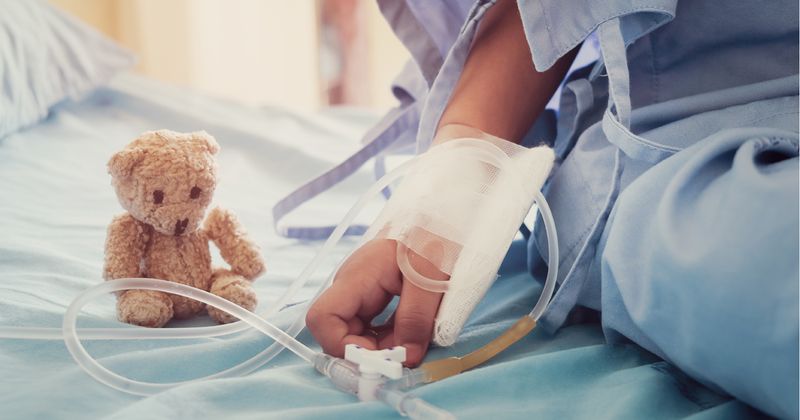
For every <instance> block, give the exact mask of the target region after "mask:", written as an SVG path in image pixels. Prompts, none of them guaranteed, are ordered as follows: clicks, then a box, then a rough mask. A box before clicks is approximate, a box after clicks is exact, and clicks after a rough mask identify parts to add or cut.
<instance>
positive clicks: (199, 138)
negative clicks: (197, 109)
mask: <svg viewBox="0 0 800 420" xmlns="http://www.w3.org/2000/svg"><path fill="white" fill-rule="evenodd" d="M192 142H193V143H194V144H196V145H198V146H200V147H202V148H203V150H205V151H206V152H208V153H211V154H212V155H215V154H217V152H219V144H217V141H216V140H214V137H212V136H211V134H208V133H206V132H205V131H195V132H194V133H192Z"/></svg>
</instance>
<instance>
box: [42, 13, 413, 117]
mask: <svg viewBox="0 0 800 420" xmlns="http://www.w3.org/2000/svg"><path fill="white" fill-rule="evenodd" d="M51 2H52V3H53V4H55V5H56V6H58V7H60V8H62V9H63V10H65V11H67V12H69V13H71V14H73V15H75V16H77V17H78V18H80V19H81V20H83V21H85V22H87V23H89V24H90V25H92V26H94V27H95V28H97V29H98V30H99V31H101V32H103V33H105V34H106V35H108V36H109V37H111V38H112V39H114V40H116V41H117V42H118V43H119V44H121V45H123V46H125V47H127V48H128V49H130V50H132V51H133V52H134V53H136V55H137V56H138V57H139V62H138V64H137V66H136V69H135V70H136V71H137V72H139V73H141V74H143V75H146V76H148V77H152V78H155V79H158V80H162V81H165V82H169V83H174V84H179V85H183V86H187V87H191V88H193V89H196V90H198V91H201V92H204V93H207V94H211V95H214V96H217V97H223V98H226V99H232V100H235V101H239V102H243V103H247V104H249V105H279V106H282V107H287V108H291V109H294V110H300V111H313V110H315V109H319V108H321V107H325V106H328V105H351V106H360V107H368V108H373V109H375V110H379V111H382V110H384V109H388V108H389V107H391V106H393V105H394V104H395V101H394V98H393V97H392V96H391V92H390V89H389V86H390V83H391V81H392V79H393V78H394V76H395V75H396V74H397V73H398V72H399V71H400V69H401V68H402V65H403V64H404V63H405V61H406V60H407V59H408V58H409V54H408V52H407V51H406V50H405V47H403V46H402V45H401V44H400V42H399V41H398V40H397V39H396V38H395V37H394V35H393V34H392V32H391V29H390V28H389V26H388V24H387V23H386V21H385V20H384V19H383V17H382V16H381V15H380V12H379V11H378V6H377V4H376V2H375V1H374V0H296V1H285V0H225V1H220V0H169V1H163V0H51Z"/></svg>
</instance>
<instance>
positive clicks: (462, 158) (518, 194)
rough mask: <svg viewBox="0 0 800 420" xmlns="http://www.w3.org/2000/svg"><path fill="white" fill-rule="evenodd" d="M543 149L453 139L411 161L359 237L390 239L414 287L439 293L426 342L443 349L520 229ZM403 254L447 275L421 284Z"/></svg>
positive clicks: (548, 153)
mask: <svg viewBox="0 0 800 420" xmlns="http://www.w3.org/2000/svg"><path fill="white" fill-rule="evenodd" d="M553 158H554V155H553V151H552V149H550V148H549V147H544V146H542V147H536V148H532V149H529V148H526V147H522V146H518V145H516V144H514V143H511V142H508V141H505V140H502V139H499V138H496V137H491V136H481V138H458V139H453V140H449V141H445V142H443V143H440V144H437V145H435V146H433V147H431V148H430V149H429V150H428V151H427V152H425V153H423V154H421V155H419V156H418V157H417V158H416V159H417V161H416V163H415V164H414V165H413V167H411V169H409V171H408V173H407V175H406V176H405V177H404V178H403V180H402V181H401V183H400V185H399V186H398V187H397V188H396V190H395V191H394V192H393V194H392V197H391V198H390V199H389V201H388V202H387V203H386V206H385V207H384V209H383V211H382V212H381V213H380V215H379V216H378V218H377V219H376V220H375V222H374V223H373V224H372V226H371V227H370V229H369V231H367V233H366V234H365V239H366V240H369V239H373V238H374V239H379V238H385V239H393V240H395V241H397V244H398V246H397V262H398V266H399V267H400V270H401V271H402V272H403V275H404V276H405V278H407V279H408V280H409V281H411V282H413V283H414V284H416V285H417V286H419V287H421V288H423V289H426V290H430V291H434V292H444V293H445V294H444V297H443V298H442V302H441V304H440V306H439V312H438V313H437V315H436V323H435V328H434V333H433V341H434V343H436V344H438V345H441V346H449V345H451V344H453V343H454V342H455V340H456V338H458V334H459V333H460V332H461V329H462V327H463V326H464V323H465V322H466V320H467V318H468V317H469V315H470V313H472V310H473V309H474V308H475V306H476V305H477V304H478V302H479V301H480V300H481V299H482V298H483V296H484V295H485V294H486V291H487V290H488V289H489V287H490V286H491V285H492V283H493V282H494V280H495V279H496V277H497V271H498V269H499V268H500V263H501V262H502V261H503V258H504V257H505V254H506V252H507V251H508V248H509V247H510V245H511V242H512V240H513V239H514V236H515V235H516V232H517V230H518V229H519V227H520V224H521V223H522V222H523V219H524V218H525V216H526V215H527V213H528V211H529V210H530V208H531V206H532V205H533V202H534V195H535V194H536V192H537V191H538V190H539V189H541V187H542V185H543V184H544V181H545V179H546V177H547V175H548V174H549V173H550V170H551V168H552V166H553ZM409 250H413V251H414V252H415V253H417V254H419V255H420V256H421V257H423V258H425V259H427V260H428V261H429V262H431V263H432V264H433V265H434V266H435V267H436V268H437V269H439V271H441V272H443V273H445V274H448V275H450V280H449V281H439V280H433V279H429V278H427V277H425V276H423V275H421V274H420V273H418V272H417V271H416V270H415V269H414V267H412V265H411V264H410V263H409Z"/></svg>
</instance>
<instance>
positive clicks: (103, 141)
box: [0, 74, 760, 419]
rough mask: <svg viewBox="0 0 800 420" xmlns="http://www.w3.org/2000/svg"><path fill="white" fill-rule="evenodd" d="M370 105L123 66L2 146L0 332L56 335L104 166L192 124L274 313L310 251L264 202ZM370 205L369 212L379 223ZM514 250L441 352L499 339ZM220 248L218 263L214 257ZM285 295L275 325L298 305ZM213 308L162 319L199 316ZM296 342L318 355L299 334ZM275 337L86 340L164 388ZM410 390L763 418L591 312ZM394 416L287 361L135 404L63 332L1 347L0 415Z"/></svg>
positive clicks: (110, 313)
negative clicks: (254, 252)
mask: <svg viewBox="0 0 800 420" xmlns="http://www.w3.org/2000/svg"><path fill="white" fill-rule="evenodd" d="M378 117H379V116H378V115H375V114H374V113H370V112H367V111H363V110H357V109H345V108H343V109H330V110H325V111H322V112H319V113H314V114H301V113H294V112H289V111H286V110H283V109H280V108H274V107H267V108H249V107H244V106H241V105H238V104H234V103H229V102H226V101H223V100H219V99H214V98H210V97H207V96H203V95H200V94H197V93H195V92H192V91H189V90H186V89H181V88H177V87H174V86H170V85H165V84H162V83H159V82H155V81H152V80H149V79H145V78H142V77H139V76H135V75H132V74H122V75H120V76H117V77H115V78H114V79H112V81H111V83H110V84H108V85H107V86H105V87H102V88H99V89H97V90H95V91H94V92H92V93H91V94H90V95H88V96H87V97H85V98H83V99H81V100H77V101H65V102H63V103H61V104H59V105H57V106H56V107H55V108H53V109H52V110H51V112H50V115H49V116H48V117H47V118H46V119H45V120H43V121H41V122H39V123H37V124H36V125H34V126H31V127H28V128H26V129H23V130H21V131H17V132H14V133H12V134H10V135H7V136H5V137H3V138H0V197H2V198H0V326H37V327H60V325H61V321H62V315H63V313H64V311H65V308H66V307H67V306H68V305H69V304H70V302H71V301H72V300H73V299H74V298H75V297H76V296H77V295H78V294H79V293H80V292H81V291H83V290H85V289H86V288H88V287H90V286H92V285H94V284H97V283H99V282H101V281H102V279H101V277H100V275H101V268H102V261H103V242H104V239H105V233H106V232H105V229H106V226H107V225H108V223H109V222H110V220H111V218H112V217H113V216H114V215H115V214H118V213H121V212H122V210H121V208H120V207H119V204H118V203H117V200H116V197H115V195H114V192H113V189H112V188H111V186H110V178H109V176H108V175H107V173H106V168H105V164H106V162H107V160H108V158H109V156H111V154H112V153H113V152H114V151H116V150H119V149H120V148H121V147H123V146H124V145H125V144H126V143H127V142H129V141H130V140H131V139H133V138H134V137H135V136H137V135H138V134H139V133H141V132H143V131H146V130H151V129H158V128H169V129H173V130H177V131H193V130H199V129H204V130H206V131H208V132H209V133H211V134H212V135H214V136H215V137H216V138H217V140H218V142H219V144H220V146H221V152H220V153H219V155H218V163H219V174H220V175H219V176H220V182H219V186H218V188H217V191H216V196H215V201H216V202H217V203H219V204H221V205H224V206H226V207H228V208H230V209H231V210H233V211H234V212H236V213H237V214H238V215H239V217H240V219H241V221H242V223H243V224H244V225H245V226H246V228H247V229H248V231H249V232H250V235H251V236H252V237H253V238H254V239H255V240H256V241H257V242H258V243H259V245H260V246H261V248H262V250H263V253H264V255H265V257H266V261H267V265H268V270H267V273H266V274H265V275H263V276H262V277H261V278H260V279H258V280H257V281H256V282H255V287H256V290H257V292H258V294H259V296H260V300H261V303H260V305H261V306H260V308H259V309H263V308H265V307H268V306H269V305H270V304H271V302H272V301H273V300H274V299H276V298H277V297H278V296H279V295H280V293H281V292H282V291H283V289H284V288H285V287H286V286H287V285H288V284H289V283H290V282H291V281H292V280H293V279H294V277H295V276H297V274H298V273H299V272H300V270H301V269H302V268H303V266H304V265H305V264H306V263H307V262H308V261H309V260H310V259H311V258H312V257H313V255H314V254H315V252H316V250H317V249H318V248H319V247H320V246H321V243H320V242H314V241H296V240H289V239H285V238H282V237H280V236H279V235H277V234H276V233H275V230H274V228H273V225H272V221H271V220H270V208H271V206H272V205H273V204H274V203H275V202H276V201H277V200H278V199H279V198H280V197H282V196H284V195H285V194H287V193H289V192H290V191H292V190H293V189H294V188H295V187H297V186H298V185H300V184H302V183H303V182H304V181H307V180H308V179H310V178H311V177H313V176H315V175H317V174H319V173H321V172H323V171H324V170H326V169H327V168H329V167H331V166H333V165H335V164H336V163H338V162H339V161H340V160H341V159H343V158H345V157H346V156H347V155H348V154H349V153H350V152H351V151H353V150H355V149H356V148H358V147H359V143H358V141H359V139H360V138H361V136H362V135H363V133H364V132H365V131H366V130H367V128H368V127H369V126H370V125H371V124H373V123H375V122H376V121H377V119H378ZM373 181H374V178H373V177H372V174H371V172H370V171H369V170H368V169H363V170H361V171H359V172H357V173H356V174H355V175H354V176H352V177H351V178H350V179H348V180H347V181H345V182H344V183H342V184H340V185H339V186H337V187H336V188H334V189H332V190H331V191H328V192H326V193H325V194H323V195H321V196H320V197H318V198H316V199H314V200H313V201H311V202H310V203H307V204H306V205H304V206H303V207H301V208H300V209H299V210H298V211H297V212H296V214H293V215H292V216H290V218H289V219H290V220H288V222H291V223H294V224H311V225H313V224H330V223H336V222H337V221H338V219H339V218H341V217H342V216H343V215H344V213H345V212H346V210H347V208H348V207H349V206H350V205H351V204H352V203H353V202H354V201H355V199H356V198H357V197H358V195H359V194H360V193H361V192H362V191H363V190H364V189H366V187H367V186H368V185H370V184H371V183H372V182H373ZM381 200H382V198H376V199H375V200H374V201H373V203H372V205H371V209H368V210H367V212H366V213H367V215H366V216H365V219H364V221H365V222H367V221H368V217H369V215H370V214H372V215H374V214H375V211H376V210H377V209H378V208H379V207H380V205H381ZM355 243H356V242H355V240H352V239H351V240H345V241H343V242H341V243H340V244H339V245H338V246H337V248H336V249H335V252H333V253H332V255H331V256H330V258H328V261H326V263H325V264H323V269H321V270H320V271H319V272H317V273H315V275H314V276H313V278H312V281H311V284H309V285H307V286H306V289H305V290H303V291H302V292H301V293H300V295H299V296H298V297H297V302H295V303H299V302H301V301H303V300H304V299H308V298H309V297H310V296H311V294H312V288H314V287H315V286H316V285H317V284H319V282H321V281H323V280H324V278H325V277H326V276H327V275H328V274H329V273H330V271H331V270H332V269H333V267H334V265H335V264H336V262H337V260H338V259H340V258H342V257H343V256H344V255H346V253H347V252H349V250H350V249H352V247H353V246H354V245H355ZM525 255H526V252H525V245H524V242H522V241H519V242H515V243H514V244H513V245H512V247H511V250H510V252H509V255H508V256H507V258H506V261H505V262H504V264H503V266H502V268H501V271H500V277H499V279H498V280H497V282H496V283H495V285H494V286H493V288H492V289H491V290H490V292H489V294H488V295H487V297H486V298H485V299H484V300H483V302H482V303H481V304H480V305H479V306H478V308H477V310H476V311H475V312H474V313H473V315H472V317H471V318H470V321H469V322H468V324H467V326H466V328H465V329H464V331H463V333H462V335H461V337H460V339H459V340H458V342H457V343H456V344H455V345H454V346H453V347H452V348H447V349H446V348H433V349H432V350H431V351H430V353H429V356H428V357H429V360H433V359H437V358H441V357H444V356H448V355H460V354H464V353H466V352H467V351H470V350H472V349H475V348H477V347H479V346H480V345H482V344H483V343H486V342H488V341H489V340H491V339H492V338H494V337H495V336H496V335H497V334H498V333H500V332H501V331H503V330H504V329H505V328H507V327H508V326H509V325H510V324H511V323H513V322H514V320H516V319H517V318H518V317H519V316H521V315H523V314H525V313H527V311H529V310H530V308H531V307H532V306H533V304H534V302H535V300H536V298H537V297H538V293H539V292H540V290H541V285H540V284H539V283H537V282H536V281H535V280H534V279H533V278H532V277H531V275H530V274H529V273H528V270H527V268H526V262H525ZM214 258H215V259H216V261H217V262H220V261H221V260H220V259H219V256H218V255H215V256H214ZM299 311H300V308H299V307H298V306H297V305H288V306H287V307H286V308H284V309H283V310H282V311H281V312H279V313H278V314H277V315H276V316H275V317H274V319H273V321H274V322H275V323H276V324H277V325H278V326H281V327H283V328H285V327H287V326H288V324H289V322H290V321H291V320H293V319H294V317H296V316H297V315H298V313H299ZM210 324H211V320H210V319H208V318H207V317H199V318H198V319H195V320H192V321H181V322H173V323H171V324H170V325H168V327H170V328H180V327H185V326H190V325H192V326H194V325H210ZM79 326H80V327H86V326H92V327H98V326H101V327H102V326H106V327H111V326H117V327H121V328H124V327H127V326H124V325H122V324H119V323H118V322H117V321H116V320H115V315H114V299H113V297H112V296H108V297H107V298H105V299H101V300H98V301H97V302H96V303H93V304H90V305H89V306H87V307H86V308H85V310H84V311H83V313H82V315H81V318H80V319H79ZM300 339H301V340H302V341H303V342H304V343H307V344H310V345H312V346H313V347H314V348H318V346H316V344H314V342H313V340H312V337H311V336H310V335H309V334H308V333H307V332H303V333H301V335H300ZM270 343H271V340H270V339H269V338H266V337H264V336H262V335H261V334H259V333H257V332H254V331H248V332H245V333H241V334H238V335H232V336H227V337H219V338H208V339H191V340H158V341H156V340H149V341H148V340H141V341H86V342H84V345H85V346H86V348H87V349H88V351H89V352H90V353H91V354H92V355H93V356H94V357H96V358H97V359H98V360H99V361H100V363H102V364H103V365H104V366H106V367H108V368H110V369H112V370H114V371H115V372H118V373H120V374H123V375H125V376H129V377H131V378H134V379H138V380H145V381H157V382H172V381H181V380H187V379H191V378H194V377H199V376H206V375H208V374H211V373H214V372H217V371H219V370H222V369H225V368H226V367H229V366H233V365H235V364H237V363H239V362H242V361H244V360H246V359H248V358H250V357H252V356H253V355H254V354H256V353H258V352H259V351H260V350H262V349H263V348H265V347H266V346H267V345H269V344H270ZM413 393H414V394H415V395H417V396H419V397H421V398H423V399H424V400H425V401H427V402H429V403H431V404H433V405H435V406H437V407H440V408H442V409H445V410H448V411H450V412H451V413H453V414H454V415H455V416H457V417H459V418H487V417H490V416H494V417H497V418H598V417H600V418H676V417H691V418H697V419H712V418H725V419H730V418H752V417H759V416H760V413H758V412H757V411H755V410H753V409H751V408H749V407H748V406H746V405H745V404H743V403H741V402H739V401H737V400H734V399H731V398H730V397H727V396H724V395H720V394H718V393H715V392H713V391H711V390H709V389H707V388H705V387H703V386H702V385H700V384H698V383H696V382H695V381H693V380H692V379H690V378H689V377H688V376H686V375H684V374H683V373H681V372H680V371H679V370H677V369H676V368H674V367H672V366H671V365H669V364H668V363H666V362H664V361H662V360H660V359H659V358H658V357H656V356H654V355H652V354H650V353H648V352H647V351H645V350H643V349H642V348H640V347H638V346H637V345H635V344H632V343H630V344H617V345H607V344H605V342H604V338H603V332H602V329H601V327H600V325H599V323H598V322H597V320H596V319H592V317H588V318H584V319H582V320H581V319H576V320H574V321H573V323H572V324H571V325H569V326H567V327H565V328H563V329H561V330H560V331H558V332H557V333H555V334H553V335H550V334H548V333H546V332H544V331H540V330H534V332H533V333H532V334H530V335H529V336H528V337H526V338H525V339H524V340H522V341H520V342H518V343H516V344H515V345H513V346H512V347H511V348H510V349H508V350H507V351H505V352H504V353H502V354H500V355H499V356H498V357H496V358H495V359H493V360H491V362H490V363H488V364H487V365H485V366H481V367H479V368H477V369H475V370H472V371H469V372H466V373H463V374H461V375H458V376H456V377H452V378H449V379H446V380H443V381H441V382H437V383H433V384H430V385H426V386H423V387H420V388H417V389H415V390H414V391H413ZM223 417H224V418H229V419H245V418H260V419H261V418H315V419H316V418H382V417H385V418H393V417H398V414H397V413H396V412H394V411H392V410H391V409H390V408H388V407H386V406H384V405H383V404H381V403H379V402H372V403H360V402H358V401H357V400H356V399H355V398H354V397H352V396H351V395H348V394H345V393H342V392H340V391H338V390H336V389H335V388H333V387H332V386H331V384H330V383H329V381H328V380H327V379H326V378H325V377H323V376H321V375H319V374H318V373H317V372H316V371H314V370H313V369H312V368H311V367H310V366H308V365H307V364H305V363H303V362H302V361H301V360H300V359H298V358H297V357H296V356H294V355H292V354H291V353H288V352H284V353H282V354H281V355H280V356H279V357H278V358H276V359H275V360H273V361H272V362H271V363H270V364H269V365H267V366H265V367H263V368H261V369H259V370H258V371H256V372H255V373H253V374H250V375H248V376H244V377H236V378H227V379H218V380H211V381H202V382H196V383H192V384H188V385H184V386H180V387H177V388H174V389H171V390H169V391H166V392H163V393H160V394H158V395H155V396H151V397H146V398H145V397H136V396H132V395H128V394H125V393H122V392H119V391H116V390H114V389H111V388H108V387H106V386H104V385H102V384H100V383H98V382H95V381H94V380H93V379H92V378H91V377H89V376H88V375H87V374H86V373H85V372H84V371H82V370H81V369H80V368H79V367H78V366H77V365H76V364H75V363H74V362H73V360H72V358H71V357H70V355H69V353H68V352H67V350H66V348H65V346H64V343H63V342H62V341H58V340H51V341H32V340H8V339H0V418H3V419H24V418H137V419H138V418H223Z"/></svg>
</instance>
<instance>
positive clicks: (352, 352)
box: [344, 344, 406, 401]
mask: <svg viewBox="0 0 800 420" xmlns="http://www.w3.org/2000/svg"><path fill="white" fill-rule="evenodd" d="M344 358H345V360H347V361H350V362H353V363H355V364H356V365H358V371H359V372H360V373H361V376H360V377H359V378H358V398H359V399H360V400H361V401H373V400H375V399H376V398H377V396H376V394H375V392H376V390H377V388H378V385H380V384H381V383H383V379H382V378H383V377H384V376H385V377H387V378H389V379H400V378H401V377H403V362H405V361H406V348H405V347H401V346H397V347H392V348H391V349H384V350H369V349H365V348H363V347H361V346H357V345H355V344H348V345H346V346H345V348H344Z"/></svg>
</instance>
